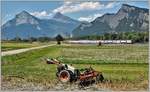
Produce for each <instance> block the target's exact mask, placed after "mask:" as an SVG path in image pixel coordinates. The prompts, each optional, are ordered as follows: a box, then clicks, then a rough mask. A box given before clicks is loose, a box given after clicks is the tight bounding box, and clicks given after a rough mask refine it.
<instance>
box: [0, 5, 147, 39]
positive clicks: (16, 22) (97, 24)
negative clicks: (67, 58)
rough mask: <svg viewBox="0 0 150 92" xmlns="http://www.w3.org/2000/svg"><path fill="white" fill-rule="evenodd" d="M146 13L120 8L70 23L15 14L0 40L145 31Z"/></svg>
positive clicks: (64, 19) (58, 15)
mask: <svg viewBox="0 0 150 92" xmlns="http://www.w3.org/2000/svg"><path fill="white" fill-rule="evenodd" d="M148 17H149V10H148V9H146V8H139V7H135V6H131V5H127V4H123V5H122V7H121V8H120V9H119V11H118V12H117V13H114V14H110V13H106V14H104V15H103V16H101V17H97V18H96V19H95V20H94V21H92V22H81V21H78V20H74V19H72V18H70V17H68V16H65V15H63V14H61V13H59V12H58V13H56V14H55V15H54V16H53V17H52V18H51V19H39V18H37V17H35V16H33V15H31V14H29V13H28V12H26V11H22V12H21V13H19V14H17V15H16V16H15V17H14V18H13V19H12V20H9V21H7V22H6V23H5V24H4V25H2V31H1V33H2V39H13V38H15V37H20V38H22V39H24V38H29V37H43V36H47V37H55V36H56V35H58V34H61V35H62V36H63V37H70V36H73V37H81V36H88V35H101V34H104V33H112V32H115V33H116V32H131V31H148V30H149V27H148V26H149V19H148Z"/></svg>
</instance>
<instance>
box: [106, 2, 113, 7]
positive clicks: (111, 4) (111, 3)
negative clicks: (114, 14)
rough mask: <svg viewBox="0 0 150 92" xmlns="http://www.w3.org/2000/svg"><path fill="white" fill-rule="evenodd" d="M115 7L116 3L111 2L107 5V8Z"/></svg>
mask: <svg viewBox="0 0 150 92" xmlns="http://www.w3.org/2000/svg"><path fill="white" fill-rule="evenodd" d="M114 5H115V2H110V3H108V4H107V5H106V7H105V8H112V7H113V6H114Z"/></svg>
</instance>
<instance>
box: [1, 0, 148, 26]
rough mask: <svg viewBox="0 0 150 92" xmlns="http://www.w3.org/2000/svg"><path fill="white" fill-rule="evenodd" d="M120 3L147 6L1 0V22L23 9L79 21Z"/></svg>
mask: <svg viewBox="0 0 150 92" xmlns="http://www.w3.org/2000/svg"><path fill="white" fill-rule="evenodd" d="M122 4H129V5H133V6H137V7H141V8H148V6H149V5H148V1H143V0H142V1H116V0H114V1H113V0H111V1H105V0H103V1H93V2H92V1H88V2H85V1H76V2H75V1H74V2H73V1H72V2H71V1H2V3H1V5H2V6H1V9H2V11H1V12H2V24H4V23H6V22H7V21H8V20H11V19H12V18H14V17H15V15H16V14H18V13H20V12H21V11H23V10H25V11H27V12H29V13H30V14H31V15H34V16H36V17H38V18H41V19H49V18H51V17H52V16H53V15H54V14H55V13H56V12H60V13H62V14H64V15H66V16H69V17H71V18H73V19H76V20H80V21H89V22H91V21H93V20H94V19H95V18H96V17H100V16H102V15H103V14H105V13H116V12H117V11H118V10H119V9H120V8H121V5H122Z"/></svg>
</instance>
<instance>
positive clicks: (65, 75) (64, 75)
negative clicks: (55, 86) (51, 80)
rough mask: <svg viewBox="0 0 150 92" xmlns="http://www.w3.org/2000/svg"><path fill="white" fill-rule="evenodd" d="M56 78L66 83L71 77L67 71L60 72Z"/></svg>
mask: <svg viewBox="0 0 150 92" xmlns="http://www.w3.org/2000/svg"><path fill="white" fill-rule="evenodd" d="M58 78H59V80H60V81H61V82H63V83H66V82H69V81H70V79H71V75H70V73H69V71H67V70H62V71H60V73H59V75H58Z"/></svg>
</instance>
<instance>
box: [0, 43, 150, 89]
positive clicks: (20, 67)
mask: <svg viewBox="0 0 150 92" xmlns="http://www.w3.org/2000/svg"><path fill="white" fill-rule="evenodd" d="M46 57H50V58H57V59H59V60H61V61H62V62H64V63H70V64H73V66H75V67H76V68H85V67H89V66H92V67H93V68H94V69H95V70H97V71H102V72H103V75H104V77H105V80H108V81H109V83H104V84H100V85H99V86H100V87H102V88H103V87H106V88H110V89H113V90H116V89H114V88H118V87H120V88H118V90H121V89H123V90H125V88H127V90H140V89H141V90H147V89H148V45H147V44H146V45H137V44H135V45H105V46H104V45H103V46H100V47H97V46H93V45H64V46H57V45H56V46H51V47H47V48H43V49H39V50H32V51H28V52H24V53H21V54H16V55H11V56H4V57H2V76H3V80H2V81H10V80H8V79H9V78H11V79H15V78H13V77H12V76H18V77H21V78H23V79H24V80H25V81H27V82H33V83H40V84H42V85H45V86H49V87H50V86H52V84H53V85H54V84H55V83H54V82H56V75H55V72H56V66H55V65H47V64H46V63H45V62H44V61H43V60H42V59H43V58H46ZM16 80H17V79H16ZM13 82H15V81H13ZM49 84H50V85H49ZM118 84H121V85H122V86H120V85H118ZM2 85H3V84H2Z"/></svg>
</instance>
